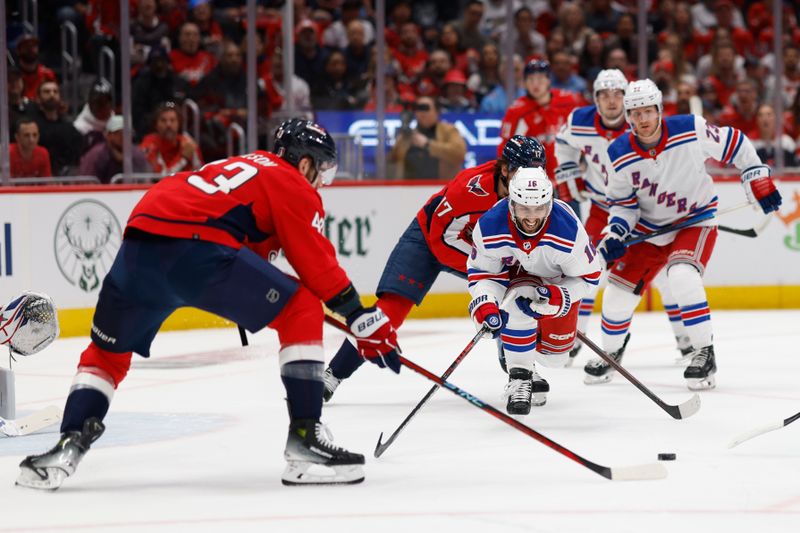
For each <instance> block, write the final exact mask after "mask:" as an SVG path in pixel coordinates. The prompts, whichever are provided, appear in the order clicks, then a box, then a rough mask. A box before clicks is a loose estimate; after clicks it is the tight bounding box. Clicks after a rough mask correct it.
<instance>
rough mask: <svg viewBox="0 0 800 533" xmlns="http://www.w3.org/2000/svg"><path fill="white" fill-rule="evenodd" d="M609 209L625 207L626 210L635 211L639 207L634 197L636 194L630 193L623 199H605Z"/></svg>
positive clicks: (637, 200)
mask: <svg viewBox="0 0 800 533" xmlns="http://www.w3.org/2000/svg"><path fill="white" fill-rule="evenodd" d="M606 201H607V202H608V205H609V206H610V207H625V208H628V209H636V208H638V207H639V199H638V198H637V197H636V192H632V193H631V194H629V195H628V196H626V197H625V198H606Z"/></svg>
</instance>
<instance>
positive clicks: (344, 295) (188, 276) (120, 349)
mask: <svg viewBox="0 0 800 533" xmlns="http://www.w3.org/2000/svg"><path fill="white" fill-rule="evenodd" d="M335 172H336V148H335V146H334V142H333V139H332V138H331V136H330V135H329V134H328V133H327V132H326V131H325V130H324V129H322V128H321V127H319V126H318V125H317V124H314V123H313V122H311V121H307V120H301V119H291V120H288V121H286V122H284V123H283V124H281V126H280V127H279V128H278V130H277V132H276V139H275V153H274V154H272V153H268V152H261V151H258V152H254V153H251V154H246V155H243V156H235V157H231V158H228V159H224V160H220V161H215V162H213V163H209V164H207V165H205V166H204V167H202V168H201V169H199V170H197V171H195V172H181V173H178V174H174V175H172V176H169V177H167V178H165V179H164V180H162V181H161V182H159V183H158V184H156V185H155V186H153V187H152V188H151V189H150V190H149V191H148V192H147V194H145V195H144V197H143V198H142V199H141V201H140V202H139V203H138V204H137V205H136V207H135V208H134V210H133V212H132V214H131V216H130V219H129V220H128V225H127V227H126V229H125V235H124V239H123V242H122V246H121V247H120V249H119V252H118V254H117V257H116V259H115V260H114V264H113V266H112V267H111V270H110V271H109V273H108V275H107V276H106V278H105V280H104V281H103V287H102V289H101V291H100V295H99V300H98V303H97V307H96V309H95V315H94V319H93V322H92V332H91V343H90V344H89V347H88V348H87V349H86V350H85V351H84V352H83V354H81V358H80V362H79V363H78V371H77V374H76V375H75V378H74V380H73V382H72V388H71V389H70V393H69V396H68V398H67V403H66V406H65V408H64V418H63V422H62V425H61V432H62V435H61V439H60V441H59V442H58V444H57V445H56V446H55V447H54V448H53V449H52V450H50V451H49V452H47V453H44V454H42V455H38V456H30V457H27V458H26V459H25V460H24V461H23V462H22V463H21V464H20V468H21V472H20V475H19V478H18V479H17V484H18V485H22V486H25V487H31V488H37V489H50V490H53V489H57V488H58V487H59V486H60V485H61V483H62V482H63V480H64V479H65V478H66V477H68V476H70V475H72V474H73V473H74V471H75V468H76V467H77V466H78V463H79V461H80V460H81V459H82V457H83V456H84V454H85V453H86V451H88V449H89V446H90V445H91V444H92V443H93V442H94V441H95V440H97V439H98V438H99V437H100V436H101V435H102V433H103V431H104V426H103V423H102V420H103V418H104V417H105V415H106V413H107V411H108V408H109V405H110V403H111V399H112V397H113V395H114V392H115V390H116V389H117V387H118V386H119V384H120V382H121V381H122V380H123V378H124V377H125V375H126V374H127V372H128V369H129V368H130V363H131V356H132V352H136V353H138V354H140V355H142V356H144V357H148V356H149V355H150V344H151V342H152V340H153V338H154V337H155V335H156V332H157V331H158V329H159V327H160V326H161V323H162V322H163V321H164V319H166V318H167V316H169V315H170V314H171V313H172V312H173V311H174V310H175V309H177V308H178V307H185V306H191V307H197V308H199V309H203V310H206V311H210V312H212V313H215V314H217V315H219V316H222V317H224V318H227V319H228V320H231V321H232V322H235V323H237V324H240V325H241V326H243V327H245V328H247V329H248V330H250V331H258V330H260V329H262V328H263V327H265V326H267V325H268V326H269V327H270V328H272V329H274V330H276V331H277V332H278V338H279V340H280V344H281V349H280V352H279V360H280V368H281V379H282V381H283V384H284V387H285V388H286V397H287V403H288V406H289V416H290V419H291V423H290V426H289V434H288V438H287V442H286V448H285V452H284V456H285V458H286V460H287V463H288V464H287V467H286V470H285V471H284V474H283V482H284V483H285V484H304V483H317V484H328V483H358V482H360V481H362V480H363V479H364V474H363V469H362V465H363V464H364V456H363V455H360V454H356V453H351V452H349V451H347V450H345V449H343V448H341V447H339V446H336V445H335V444H333V443H332V442H331V441H330V440H328V438H326V436H325V434H326V432H325V431H324V428H323V426H322V424H321V423H320V414H321V410H322V393H323V388H324V385H323V378H322V375H323V364H324V360H325V358H324V354H323V347H322V324H323V318H324V315H323V310H322V305H321V303H320V300H322V301H324V302H325V305H327V306H328V307H329V308H330V309H332V310H334V311H336V312H337V313H339V314H340V315H342V316H344V317H346V319H347V324H348V326H349V327H350V329H351V331H352V332H353V335H354V336H355V337H356V341H357V345H358V352H359V353H360V354H361V355H362V356H363V357H366V358H368V359H370V360H372V361H373V362H375V363H377V364H379V365H380V366H389V367H391V368H392V369H393V370H394V371H395V372H399V370H400V361H399V359H398V356H397V352H398V351H399V349H398V347H397V336H396V333H395V331H394V328H393V327H392V325H391V324H390V322H389V319H388V318H387V317H386V315H384V314H383V312H382V311H381V310H380V309H379V308H376V307H372V308H368V309H365V308H364V307H362V305H361V302H360V300H359V296H358V292H356V290H355V288H354V287H353V285H352V284H351V282H350V280H349V278H348V277H347V274H346V273H345V272H344V270H342V268H341V267H340V266H339V264H338V262H337V260H336V255H335V251H334V248H333V245H331V243H330V242H329V241H328V240H327V239H326V238H325V237H324V236H323V234H322V230H323V226H324V220H325V212H324V210H323V207H322V199H321V197H320V195H319V193H318V192H317V190H316V189H318V188H319V187H321V186H322V185H323V184H328V183H330V182H331V181H332V179H333V177H334V174H335ZM279 247H281V248H283V251H284V252H285V254H286V257H287V259H288V260H289V263H290V264H291V265H292V267H293V268H294V269H295V271H296V272H297V275H298V278H293V277H290V276H288V275H286V274H284V273H283V272H281V271H280V270H278V269H277V268H276V267H274V266H273V265H271V264H270V263H269V262H268V260H267V258H268V257H270V255H271V254H274V253H276V252H277V250H278V248H279ZM313 464H322V465H325V466H328V467H331V468H332V469H333V470H334V471H335V474H334V475H329V476H326V475H317V474H311V473H307V470H308V469H309V468H310V467H311V466H312V465H313Z"/></svg>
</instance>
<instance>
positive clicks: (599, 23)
mask: <svg viewBox="0 0 800 533" xmlns="http://www.w3.org/2000/svg"><path fill="white" fill-rule="evenodd" d="M620 15H622V12H621V11H618V10H617V7H616V6H615V5H614V4H612V2H611V0H591V1H590V2H589V11H588V14H587V16H586V25H587V26H589V27H590V28H591V29H592V30H593V31H594V32H595V33H599V34H601V35H604V36H605V35H611V34H612V33H614V30H616V28H617V22H618V21H619V17H620Z"/></svg>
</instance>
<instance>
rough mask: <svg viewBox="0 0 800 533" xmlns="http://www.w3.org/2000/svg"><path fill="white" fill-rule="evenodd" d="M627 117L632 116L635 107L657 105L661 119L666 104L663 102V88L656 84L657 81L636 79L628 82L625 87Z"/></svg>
mask: <svg viewBox="0 0 800 533" xmlns="http://www.w3.org/2000/svg"><path fill="white" fill-rule="evenodd" d="M623 102H624V105H625V117H626V118H628V117H629V116H630V112H631V111H632V110H633V109H637V108H640V107H649V106H651V105H654V106H656V108H657V109H658V120H659V122H660V121H661V115H662V114H663V112H664V105H663V103H662V96H661V90H660V89H659V88H658V86H656V84H655V82H653V80H650V79H647V78H645V79H643V80H636V81H633V82H631V83H629V84H628V88H627V89H625V99H624V100H623ZM628 122H630V119H628Z"/></svg>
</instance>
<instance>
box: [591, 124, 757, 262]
mask: <svg viewBox="0 0 800 533" xmlns="http://www.w3.org/2000/svg"><path fill="white" fill-rule="evenodd" d="M662 128H663V134H662V136H661V140H660V141H659V143H658V145H657V146H655V147H653V148H651V149H649V150H644V149H643V148H641V147H640V146H639V144H638V143H637V142H636V140H635V138H634V136H633V134H632V133H629V134H627V135H623V136H621V137H619V138H618V139H616V140H615V141H614V142H612V143H611V145H610V146H609V147H608V156H609V159H610V160H611V164H612V165H613V168H614V172H613V173H610V174H609V179H608V186H607V187H606V194H607V196H608V198H607V200H608V203H609V223H615V222H617V223H621V224H622V225H624V226H625V227H626V228H627V229H628V230H629V231H631V232H632V233H633V234H634V235H638V234H645V233H650V232H652V231H654V230H657V229H659V228H661V227H663V226H666V225H669V224H672V223H674V222H677V221H679V220H681V219H684V218H686V217H687V216H697V215H700V214H704V213H707V212H712V213H715V212H716V210H717V196H716V195H715V194H714V182H713V180H712V179H711V176H709V175H708V172H707V171H706V167H705V160H706V159H707V158H709V157H711V158H713V159H716V160H717V161H720V162H722V163H725V164H733V165H735V166H736V168H738V169H739V170H742V171H743V170H746V169H748V168H750V167H754V166H760V165H761V164H762V163H761V160H760V159H759V158H758V155H756V151H755V149H754V148H753V145H752V143H750V141H749V140H748V139H747V137H746V136H745V135H744V134H743V133H742V132H741V131H739V130H737V129H736V128H730V127H717V126H714V125H713V124H708V123H706V121H705V119H703V118H702V117H699V116H696V115H677V116H672V117H667V118H665V119H664V120H663V121H662ZM716 223H717V222H716V220H715V219H714V218H711V219H709V220H706V221H703V222H700V223H698V226H713V225H716ZM675 235H676V232H672V233H666V234H664V235H660V236H658V237H654V238H653V239H651V240H650V241H649V242H651V243H653V244H655V245H658V246H664V245H667V244H669V243H671V242H672V241H673V240H674V239H675Z"/></svg>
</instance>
